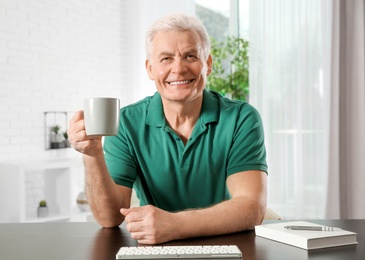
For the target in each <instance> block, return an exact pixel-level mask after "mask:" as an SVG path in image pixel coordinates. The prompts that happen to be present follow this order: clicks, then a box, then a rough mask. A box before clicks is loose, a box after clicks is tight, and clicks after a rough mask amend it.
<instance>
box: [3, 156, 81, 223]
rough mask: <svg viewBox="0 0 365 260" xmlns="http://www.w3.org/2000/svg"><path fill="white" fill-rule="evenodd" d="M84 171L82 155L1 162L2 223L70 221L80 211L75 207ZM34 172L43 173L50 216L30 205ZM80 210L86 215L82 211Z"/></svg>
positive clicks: (36, 174)
mask: <svg viewBox="0 0 365 260" xmlns="http://www.w3.org/2000/svg"><path fill="white" fill-rule="evenodd" d="M83 171H84V169H83V164H82V159H81V158H70V159H68V158H60V159H50V160H32V161H21V162H14V161H11V162H3V163H0V205H1V206H2V209H1V211H0V223H1V222H49V221H68V220H70V219H71V218H74V217H75V216H74V215H75V214H76V215H77V212H75V210H73V208H75V207H76V197H77V194H78V193H79V192H80V191H81V190H80V187H78V185H77V183H78V182H82V183H83V177H84V172H83ZM31 174H34V175H35V176H40V177H39V178H40V179H41V181H40V182H41V185H40V188H39V189H40V190H41V192H42V195H41V196H42V199H45V200H46V201H47V205H48V208H49V217H46V218H37V214H36V211H37V206H36V205H31V206H29V200H31V199H30V197H31V194H28V190H29V187H27V185H29V181H28V182H27V180H28V178H30V177H29V176H31ZM81 179H82V180H81ZM75 187H76V188H75ZM37 203H38V202H37ZM33 204H34V202H33ZM79 213H80V215H82V214H81V213H82V212H81V211H80V212H79Z"/></svg>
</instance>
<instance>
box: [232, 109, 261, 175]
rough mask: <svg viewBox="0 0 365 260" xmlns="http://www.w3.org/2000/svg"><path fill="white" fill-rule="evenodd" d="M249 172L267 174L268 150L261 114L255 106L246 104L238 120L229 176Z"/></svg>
mask: <svg viewBox="0 0 365 260" xmlns="http://www.w3.org/2000/svg"><path fill="white" fill-rule="evenodd" d="M249 170H260V171H264V172H266V173H267V163H266V149H265V143H264V129H263V125H262V120H261V117H260V114H259V113H258V111H257V110H256V109H255V108H254V107H253V106H251V105H249V104H248V103H244V104H243V105H242V106H241V110H240V113H239V114H238V118H237V124H236V128H235V132H234V136H233V140H232V147H231V149H230V153H229V160H228V166H227V174H228V175H231V174H233V173H237V172H242V171H249Z"/></svg>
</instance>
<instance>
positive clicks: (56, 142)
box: [50, 125, 64, 149]
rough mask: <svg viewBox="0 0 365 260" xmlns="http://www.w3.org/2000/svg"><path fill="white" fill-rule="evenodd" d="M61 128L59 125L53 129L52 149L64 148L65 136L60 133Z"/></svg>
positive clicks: (51, 137)
mask: <svg viewBox="0 0 365 260" xmlns="http://www.w3.org/2000/svg"><path fill="white" fill-rule="evenodd" d="M60 130H61V127H60V126H59V125H54V126H52V127H51V136H50V143H51V149H57V148H63V147H64V143H63V136H62V134H60V133H59V131H60Z"/></svg>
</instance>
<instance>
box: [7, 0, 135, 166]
mask: <svg viewBox="0 0 365 260" xmlns="http://www.w3.org/2000/svg"><path fill="white" fill-rule="evenodd" d="M125 9H126V8H125V1H120V0H107V1H105V0H62V1H56V0H48V1H42V0H31V1H29V0H0V162H1V161H7V160H13V159H22V158H33V157H37V158H39V157H49V156H53V154H56V153H57V154H58V153H70V154H72V155H73V153H75V152H74V151H72V149H62V150H64V151H54V150H53V151H52V150H47V151H46V150H45V143H44V142H45V141H44V122H43V119H44V118H43V112H45V111H69V112H71V113H72V112H73V111H76V110H78V109H80V108H81V106H82V100H83V99H84V98H86V97H89V96H115V97H119V98H121V101H122V102H121V103H122V105H123V104H126V103H129V96H128V94H129V93H130V91H126V85H127V84H126V69H125V68H126V66H125V58H124V56H125V46H126V40H125V39H126V37H125V31H126V21H125V20H124V16H125Z"/></svg>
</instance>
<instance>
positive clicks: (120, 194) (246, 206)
mask: <svg viewBox="0 0 365 260" xmlns="http://www.w3.org/2000/svg"><path fill="white" fill-rule="evenodd" d="M146 51H147V60H146V69H147V73H148V75H149V78H150V79H151V80H153V81H154V82H155V85H156V88H157V92H156V93H155V95H154V96H152V97H146V98H145V99H143V100H141V101H140V102H138V103H136V104H132V105H129V106H127V107H124V108H122V109H121V119H120V120H121V121H120V129H119V133H118V135H117V136H113V137H106V138H105V142H104V150H103V147H102V142H101V137H98V138H95V137H88V136H86V133H85V127H84V121H83V112H82V111H80V112H78V113H76V114H75V116H74V117H73V118H72V120H71V122H70V129H69V133H68V134H69V139H70V141H71V143H72V146H73V147H74V148H75V149H76V150H78V151H80V152H82V153H83V154H84V155H83V160H84V165H85V172H86V173H85V183H86V193H87V197H88V201H89V203H90V207H91V210H92V212H93V214H94V217H95V218H96V220H97V221H98V222H99V223H100V224H101V225H102V226H104V227H114V226H118V225H120V224H121V223H122V222H123V221H125V222H126V223H127V224H126V227H127V229H128V230H129V231H130V232H131V236H132V237H133V238H134V239H136V240H138V242H139V243H142V244H157V243H163V242H166V241H170V240H175V239H183V238H188V237H195V236H207V235H216V234H224V233H231V232H236V231H241V230H245V229H252V228H253V227H254V226H255V225H257V224H260V223H261V222H262V220H263V217H264V214H265V210H266V194H267V174H266V171H267V166H266V158H265V157H266V152H265V147H264V138H263V129H262V123H261V119H260V116H259V114H258V113H257V111H256V110H255V109H254V108H253V107H252V106H250V105H249V104H248V103H246V102H242V101H231V100H229V99H226V98H223V97H222V96H221V95H219V94H218V93H215V92H212V91H208V90H206V89H205V85H206V77H207V76H208V75H209V74H210V72H211V69H212V57H211V55H210V43H209V37H208V35H207V32H206V30H205V28H204V26H203V25H202V24H201V23H200V21H199V20H197V19H196V18H194V17H188V16H185V15H173V16H167V17H164V18H161V19H159V20H157V21H156V22H155V23H154V24H153V25H152V27H151V28H150V29H149V30H148V32H147V35H146ZM104 153H105V154H104ZM133 187H134V188H135V189H136V192H137V195H138V197H139V199H140V202H141V206H140V207H136V208H129V207H130V199H131V192H132V188H133Z"/></svg>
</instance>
